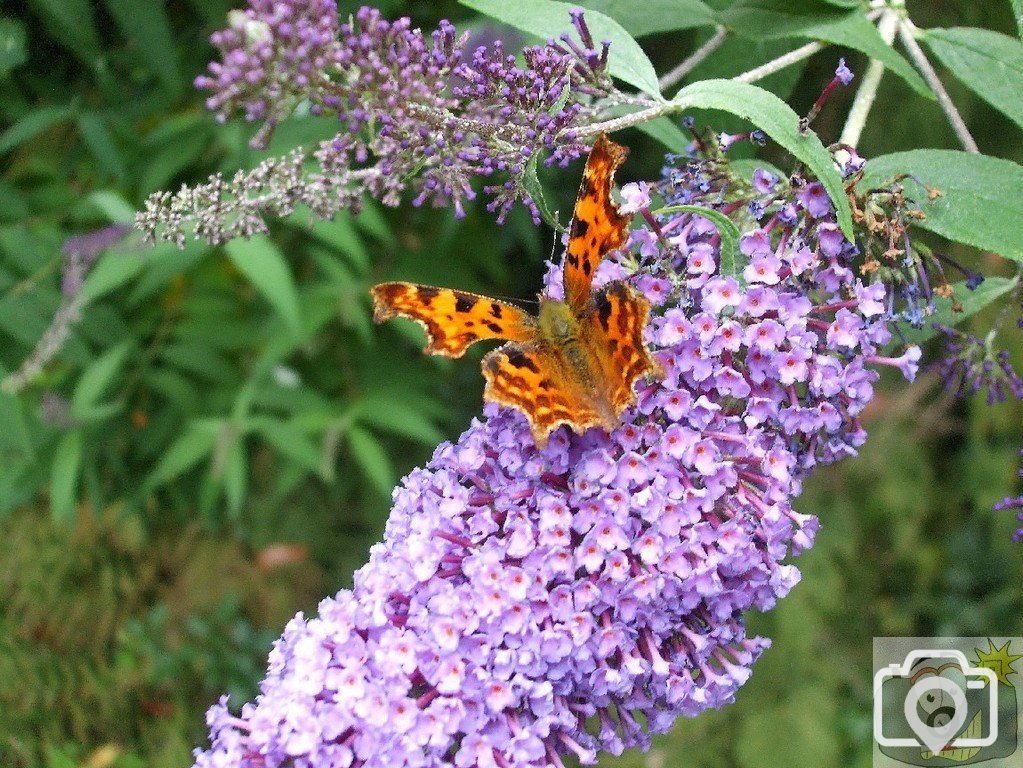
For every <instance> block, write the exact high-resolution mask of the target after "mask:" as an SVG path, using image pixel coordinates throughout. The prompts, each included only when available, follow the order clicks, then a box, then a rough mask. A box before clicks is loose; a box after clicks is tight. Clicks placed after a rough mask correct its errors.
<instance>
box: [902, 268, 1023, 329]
mask: <svg viewBox="0 0 1023 768" xmlns="http://www.w3.org/2000/svg"><path fill="white" fill-rule="evenodd" d="M1018 282H1019V278H1015V277H1014V278H1011V279H1010V278H1006V277H987V278H984V282H983V283H981V284H980V285H978V286H977V287H976V288H975V289H974V290H972V291H971V290H970V289H969V288H967V287H966V283H965V282H961V283H955V284H954V285H953V286H952V295H953V297H954V300H955V301H957V302H960V303H961V304H962V307H963V311H962V312H953V311H952V305H953V302H952V301H950V300H948V299H941V298H938V299H936V302H938V309H936V310H935V312H934V314H933V315H931V316H930V317H929V318H927V321H926V324H925V325H924V327H923V328H904V329H903V331H902V335H903V336H905V337H906V341H908V342H910V343H912V344H923V343H924V342H925V341H927V340H928V339H929V338H931V337H932V336H934V335H935V334H937V333H938V331H936V330H935V329H934V324H935V323H938V324H940V325H951V326H955V325H959V323H961V322H963V321H964V320H966V319H968V318H969V317H971V316H973V315H975V314H977V313H978V312H980V310H982V309H984V307H986V306H988V305H989V304H991V303H992V302H994V301H995V300H997V299H999V298H1001V297H1002V296H1004V295H1005V294H1007V293H1009V292H1010V291H1011V290H1012V289H1013V288H1015V287H1016V284H1017V283H1018Z"/></svg>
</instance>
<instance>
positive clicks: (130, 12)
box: [106, 0, 182, 94]
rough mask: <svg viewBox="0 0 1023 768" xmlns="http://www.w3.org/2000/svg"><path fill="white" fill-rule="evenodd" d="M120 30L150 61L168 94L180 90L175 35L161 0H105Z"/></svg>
mask: <svg viewBox="0 0 1023 768" xmlns="http://www.w3.org/2000/svg"><path fill="white" fill-rule="evenodd" d="M106 6H107V10H109V11H110V15H111V16H113V17H114V21H115V22H116V23H117V26H118V27H120V29H121V33H122V34H123V35H124V36H125V37H126V38H128V41H129V43H131V44H133V46H132V47H133V49H134V50H135V51H137V52H138V55H139V57H140V58H141V59H143V60H144V61H145V62H146V63H147V64H148V65H149V71H150V72H152V73H153V74H154V75H156V76H157V77H158V78H159V79H160V80H162V81H163V84H164V86H165V87H166V88H167V91H168V92H169V93H171V94H177V93H180V92H181V86H182V82H181V74H180V72H179V71H178V62H177V56H176V55H175V54H174V37H173V36H172V35H171V28H170V22H169V20H168V19H167V11H166V7H167V3H166V2H164V0H106Z"/></svg>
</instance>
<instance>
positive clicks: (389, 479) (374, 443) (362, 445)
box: [345, 427, 395, 498]
mask: <svg viewBox="0 0 1023 768" xmlns="http://www.w3.org/2000/svg"><path fill="white" fill-rule="evenodd" d="M345 437H346V438H347V440H348V448H349V450H350V451H351V454H352V458H353V459H355V463H356V464H358V465H359V468H360V469H361V470H362V472H363V474H365V475H366V478H367V479H368V480H369V481H370V483H371V484H372V485H373V487H374V488H376V489H377V490H378V491H380V493H381V494H382V495H383V496H385V497H388V498H389V497H390V495H391V490H392V489H393V488H394V482H395V472H394V467H393V466H391V460H390V458H388V456H387V453H386V452H385V451H384V449H383V447H382V446H381V445H380V441H379V440H377V439H376V438H375V437H373V435H371V434H370V433H369V432H367V431H366V430H364V429H362V428H360V427H349V428H348V431H347V432H346V433H345Z"/></svg>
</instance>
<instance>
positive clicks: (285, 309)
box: [225, 236, 302, 337]
mask: <svg viewBox="0 0 1023 768" xmlns="http://www.w3.org/2000/svg"><path fill="white" fill-rule="evenodd" d="M225 250H226V251H227V256H228V258H229V259H231V263H232V264H234V265H235V266H236V267H237V268H238V271H240V272H241V273H242V274H243V275H245V276H246V277H247V278H248V279H249V280H250V281H251V282H252V284H253V285H254V286H256V289H257V290H258V291H259V292H260V293H262V294H263V296H265V297H266V299H267V301H269V302H270V303H271V304H272V305H273V307H274V309H276V310H277V314H278V315H280V317H281V319H282V320H284V323H285V325H287V327H288V330H289V331H291V335H292V336H294V337H297V336H299V335H300V334H301V332H302V315H301V308H300V306H299V302H298V289H297V288H296V287H295V279H294V278H293V277H292V276H291V269H290V268H289V267H288V262H287V261H286V260H285V258H284V254H282V253H281V251H280V249H279V248H278V247H277V245H276V244H275V243H274V242H273V241H272V240H270V239H269V238H267V237H263V236H259V237H253V238H252V239H250V240H241V239H236V240H232V241H231V242H229V243H227V245H226V246H225Z"/></svg>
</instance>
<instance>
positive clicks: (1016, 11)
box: [1009, 0, 1023, 37]
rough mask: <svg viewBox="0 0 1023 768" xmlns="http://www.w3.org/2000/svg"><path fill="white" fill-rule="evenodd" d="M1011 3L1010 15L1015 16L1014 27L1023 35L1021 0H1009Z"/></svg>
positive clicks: (1022, 4)
mask: <svg viewBox="0 0 1023 768" xmlns="http://www.w3.org/2000/svg"><path fill="white" fill-rule="evenodd" d="M1009 2H1010V3H1012V15H1013V16H1015V17H1016V28H1017V29H1018V30H1019V34H1020V37H1023V0H1009Z"/></svg>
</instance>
